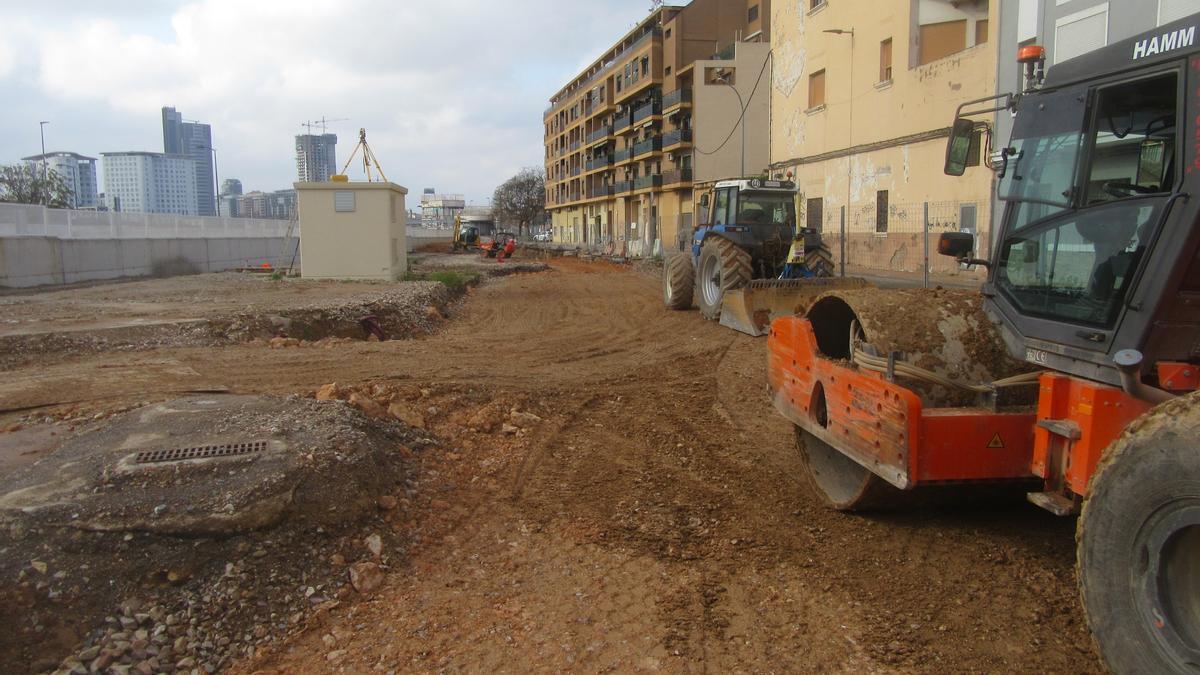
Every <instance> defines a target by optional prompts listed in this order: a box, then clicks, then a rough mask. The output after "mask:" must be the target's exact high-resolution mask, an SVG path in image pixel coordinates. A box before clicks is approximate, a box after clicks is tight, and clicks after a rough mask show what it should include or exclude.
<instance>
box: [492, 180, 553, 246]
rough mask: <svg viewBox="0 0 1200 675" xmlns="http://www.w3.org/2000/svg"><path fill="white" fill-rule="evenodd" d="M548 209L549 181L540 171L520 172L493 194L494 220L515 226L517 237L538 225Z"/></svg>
mask: <svg viewBox="0 0 1200 675" xmlns="http://www.w3.org/2000/svg"><path fill="white" fill-rule="evenodd" d="M545 210H546V179H545V177H544V176H543V175H542V171H541V170H539V169H534V168H526V169H521V171H520V173H518V174H517V175H515V176H513V177H512V178H509V179H508V180H506V181H504V182H503V183H501V184H500V187H498V188H496V191H495V192H494V193H493V194H492V217H493V218H495V219H496V222H497V223H505V222H507V223H516V224H517V236H518V237H520V236H522V235H523V234H524V232H525V230H526V228H528V227H530V226H531V225H533V224H534V223H536V222H539V221H540V220H541V219H542V216H543V214H544V213H545Z"/></svg>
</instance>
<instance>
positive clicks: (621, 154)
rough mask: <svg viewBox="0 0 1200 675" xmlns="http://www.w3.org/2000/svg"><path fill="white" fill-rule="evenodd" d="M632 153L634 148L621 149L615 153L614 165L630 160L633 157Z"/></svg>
mask: <svg viewBox="0 0 1200 675" xmlns="http://www.w3.org/2000/svg"><path fill="white" fill-rule="evenodd" d="M631 151H632V148H621V149H620V150H617V151H616V152H614V153H613V163H614V164H616V163H620V162H624V161H625V160H627V159H629V158H630V157H632V156H633V155H632V152H631Z"/></svg>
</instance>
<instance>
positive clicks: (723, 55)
mask: <svg viewBox="0 0 1200 675" xmlns="http://www.w3.org/2000/svg"><path fill="white" fill-rule="evenodd" d="M736 50H737V43H736V42H735V43H733V44H731V45H729V46H728V47H726V48H724V49H722V50H721V51H719V52H717V53H716V54H713V56H712V60H713V61H731V60H733V55H734V52H735V51H736Z"/></svg>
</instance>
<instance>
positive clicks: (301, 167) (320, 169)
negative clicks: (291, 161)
mask: <svg viewBox="0 0 1200 675" xmlns="http://www.w3.org/2000/svg"><path fill="white" fill-rule="evenodd" d="M337 172H338V168H337V134H301V135H299V136H297V137H296V175H297V177H298V178H299V180H300V182H301V183H324V182H325V181H328V180H329V178H330V176H333V175H334V174H336V173H337Z"/></svg>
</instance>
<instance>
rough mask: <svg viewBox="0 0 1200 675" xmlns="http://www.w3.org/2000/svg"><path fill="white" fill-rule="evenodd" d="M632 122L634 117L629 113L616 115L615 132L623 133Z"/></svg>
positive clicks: (614, 121)
mask: <svg viewBox="0 0 1200 675" xmlns="http://www.w3.org/2000/svg"><path fill="white" fill-rule="evenodd" d="M630 124H633V119H632V115H630V114H629V113H625V114H624V115H620V116H618V117H616V118H615V119H614V120H613V133H617V134H619V133H621V132H622V131H623V130H625V129H628V128H629V125H630Z"/></svg>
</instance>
